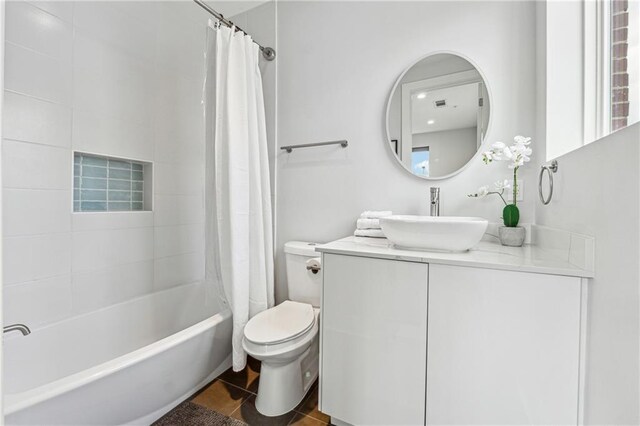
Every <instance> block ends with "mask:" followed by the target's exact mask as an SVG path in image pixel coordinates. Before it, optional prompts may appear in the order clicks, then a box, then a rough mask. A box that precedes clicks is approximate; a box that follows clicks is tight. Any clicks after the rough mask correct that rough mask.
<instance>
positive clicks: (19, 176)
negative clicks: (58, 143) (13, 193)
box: [2, 139, 73, 191]
mask: <svg viewBox="0 0 640 426" xmlns="http://www.w3.org/2000/svg"><path fill="white" fill-rule="evenodd" d="M72 175H73V169H72V166H71V151H70V150H69V149H66V148H59V147H51V146H46V145H38V144H33V143H28V142H17V141H12V140H7V139H5V140H3V141H2V185H3V187H4V188H24V189H29V188H31V189H67V190H69V191H70V190H71V185H72V180H71V179H72Z"/></svg>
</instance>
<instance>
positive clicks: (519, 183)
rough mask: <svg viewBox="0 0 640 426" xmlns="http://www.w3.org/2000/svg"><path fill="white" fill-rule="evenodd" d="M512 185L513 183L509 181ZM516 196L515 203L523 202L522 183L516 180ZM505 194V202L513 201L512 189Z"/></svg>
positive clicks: (520, 180)
mask: <svg viewBox="0 0 640 426" xmlns="http://www.w3.org/2000/svg"><path fill="white" fill-rule="evenodd" d="M511 182H512V184H513V181H511ZM517 182H518V194H517V201H523V200H524V181H523V180H522V179H518V181H517ZM505 192H507V201H513V188H509V190H508V191H505Z"/></svg>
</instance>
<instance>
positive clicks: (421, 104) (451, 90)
mask: <svg viewBox="0 0 640 426" xmlns="http://www.w3.org/2000/svg"><path fill="white" fill-rule="evenodd" d="M478 84H479V83H470V84H463V85H460V86H452V87H445V88H441V89H435V90H425V91H415V92H413V93H412V94H411V127H412V129H411V131H412V133H413V134H416V133H431V132H441V131H444V130H454V129H465V128H468V127H476V125H477V117H478V90H479V88H478ZM439 100H445V101H446V105H445V106H444V107H436V105H435V103H436V101H439Z"/></svg>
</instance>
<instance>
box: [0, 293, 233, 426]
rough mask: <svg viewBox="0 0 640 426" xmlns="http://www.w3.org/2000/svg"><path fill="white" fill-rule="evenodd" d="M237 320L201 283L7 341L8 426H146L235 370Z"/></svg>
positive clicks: (60, 323) (5, 359) (5, 379)
mask: <svg viewBox="0 0 640 426" xmlns="http://www.w3.org/2000/svg"><path fill="white" fill-rule="evenodd" d="M231 328H232V324H231V314H230V312H229V311H228V310H222V309H221V304H220V303H219V302H218V301H217V298H216V297H215V296H214V295H212V294H210V292H209V291H207V290H206V288H205V287H204V285H203V284H190V285H186V286H182V287H178V288H174V289H169V290H165V291H162V292H158V293H154V294H151V295H148V296H144V297H141V298H138V299H134V300H131V301H128V302H124V303H121V304H118V305H114V306H110V307H108V308H104V309H101V310H99V311H95V312H91V313H88V314H85V315H82V316H77V317H73V318H70V319H68V320H63V321H60V322H57V323H55V324H52V325H49V326H47V327H43V328H41V329H37V330H33V332H32V333H31V334H30V335H28V336H24V337H23V336H20V335H13V336H7V338H5V342H4V392H5V399H4V404H5V423H6V424H7V425H22V424H32V425H91V424H100V425H122V424H141V425H148V424H150V423H151V422H153V421H154V420H156V419H157V418H159V417H161V416H162V415H163V414H164V413H166V412H167V411H169V410H170V409H171V408H173V407H174V406H175V405H177V404H178V403H180V402H181V401H182V400H183V399H185V398H186V397H188V396H189V395H190V394H191V393H193V392H194V391H196V390H197V389H199V388H200V387H201V386H202V385H204V384H205V383H206V382H208V381H210V380H212V379H213V378H215V377H216V376H217V375H219V374H220V373H222V372H223V371H224V370H225V369H227V368H228V367H229V366H230V365H231V362H230V353H231Z"/></svg>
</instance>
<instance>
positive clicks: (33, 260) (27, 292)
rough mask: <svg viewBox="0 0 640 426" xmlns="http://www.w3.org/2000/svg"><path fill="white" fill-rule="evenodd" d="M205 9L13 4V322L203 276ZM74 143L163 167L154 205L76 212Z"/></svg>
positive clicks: (9, 12)
mask: <svg viewBox="0 0 640 426" xmlns="http://www.w3.org/2000/svg"><path fill="white" fill-rule="evenodd" d="M207 18H208V16H207V15H206V14H205V13H204V12H203V11H202V10H201V9H200V8H198V7H197V6H196V5H195V4H193V3H192V2H166V3H162V2H145V3H144V4H142V3H136V2H82V1H81V2H76V3H71V2H34V3H27V2H24V1H12V2H7V3H6V45H5V46H6V63H5V65H6V74H5V89H6V90H5V104H4V107H5V108H4V111H3V113H4V139H3V141H2V154H3V155H2V159H3V163H2V168H3V196H4V202H3V206H4V211H3V220H4V320H5V324H7V323H14V322H24V323H26V324H27V325H29V326H31V327H34V328H38V327H40V326H43V325H46V324H48V323H51V322H54V321H57V320H60V319H63V318H66V317H69V316H73V315H77V314H81V313H83V312H87V311H91V310H95V309H98V308H101V307H104V306H107V305H110V304H113V303H118V302H121V301H124V300H127V299H130V298H134V297H137V296H141V295H144V294H147V293H150V292H154V291H160V290H163V289H167V288H170V287H173V286H178V285H183V284H187V283H192V282H198V281H201V280H202V279H203V277H204V239H203V235H204V200H203V198H204V194H203V191H204V189H203V188H204V180H203V177H204V128H203V125H204V124H203V122H202V120H203V119H202V117H203V114H202V110H201V108H202V106H201V103H200V100H201V87H202V83H203V81H202V78H203V77H202V76H203V67H204V58H203V49H204V44H205V28H206V22H207ZM73 151H80V152H85V153H100V154H102V155H106V156H109V157H118V158H134V159H138V160H140V161H142V162H153V165H154V170H153V175H154V176H153V180H154V191H153V195H152V198H153V200H152V201H153V211H136V212H117V213H115V212H114V213H104V212H99V213H89V212H82V213H74V212H73V180H72V174H71V170H72V167H73V154H72V152H73Z"/></svg>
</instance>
